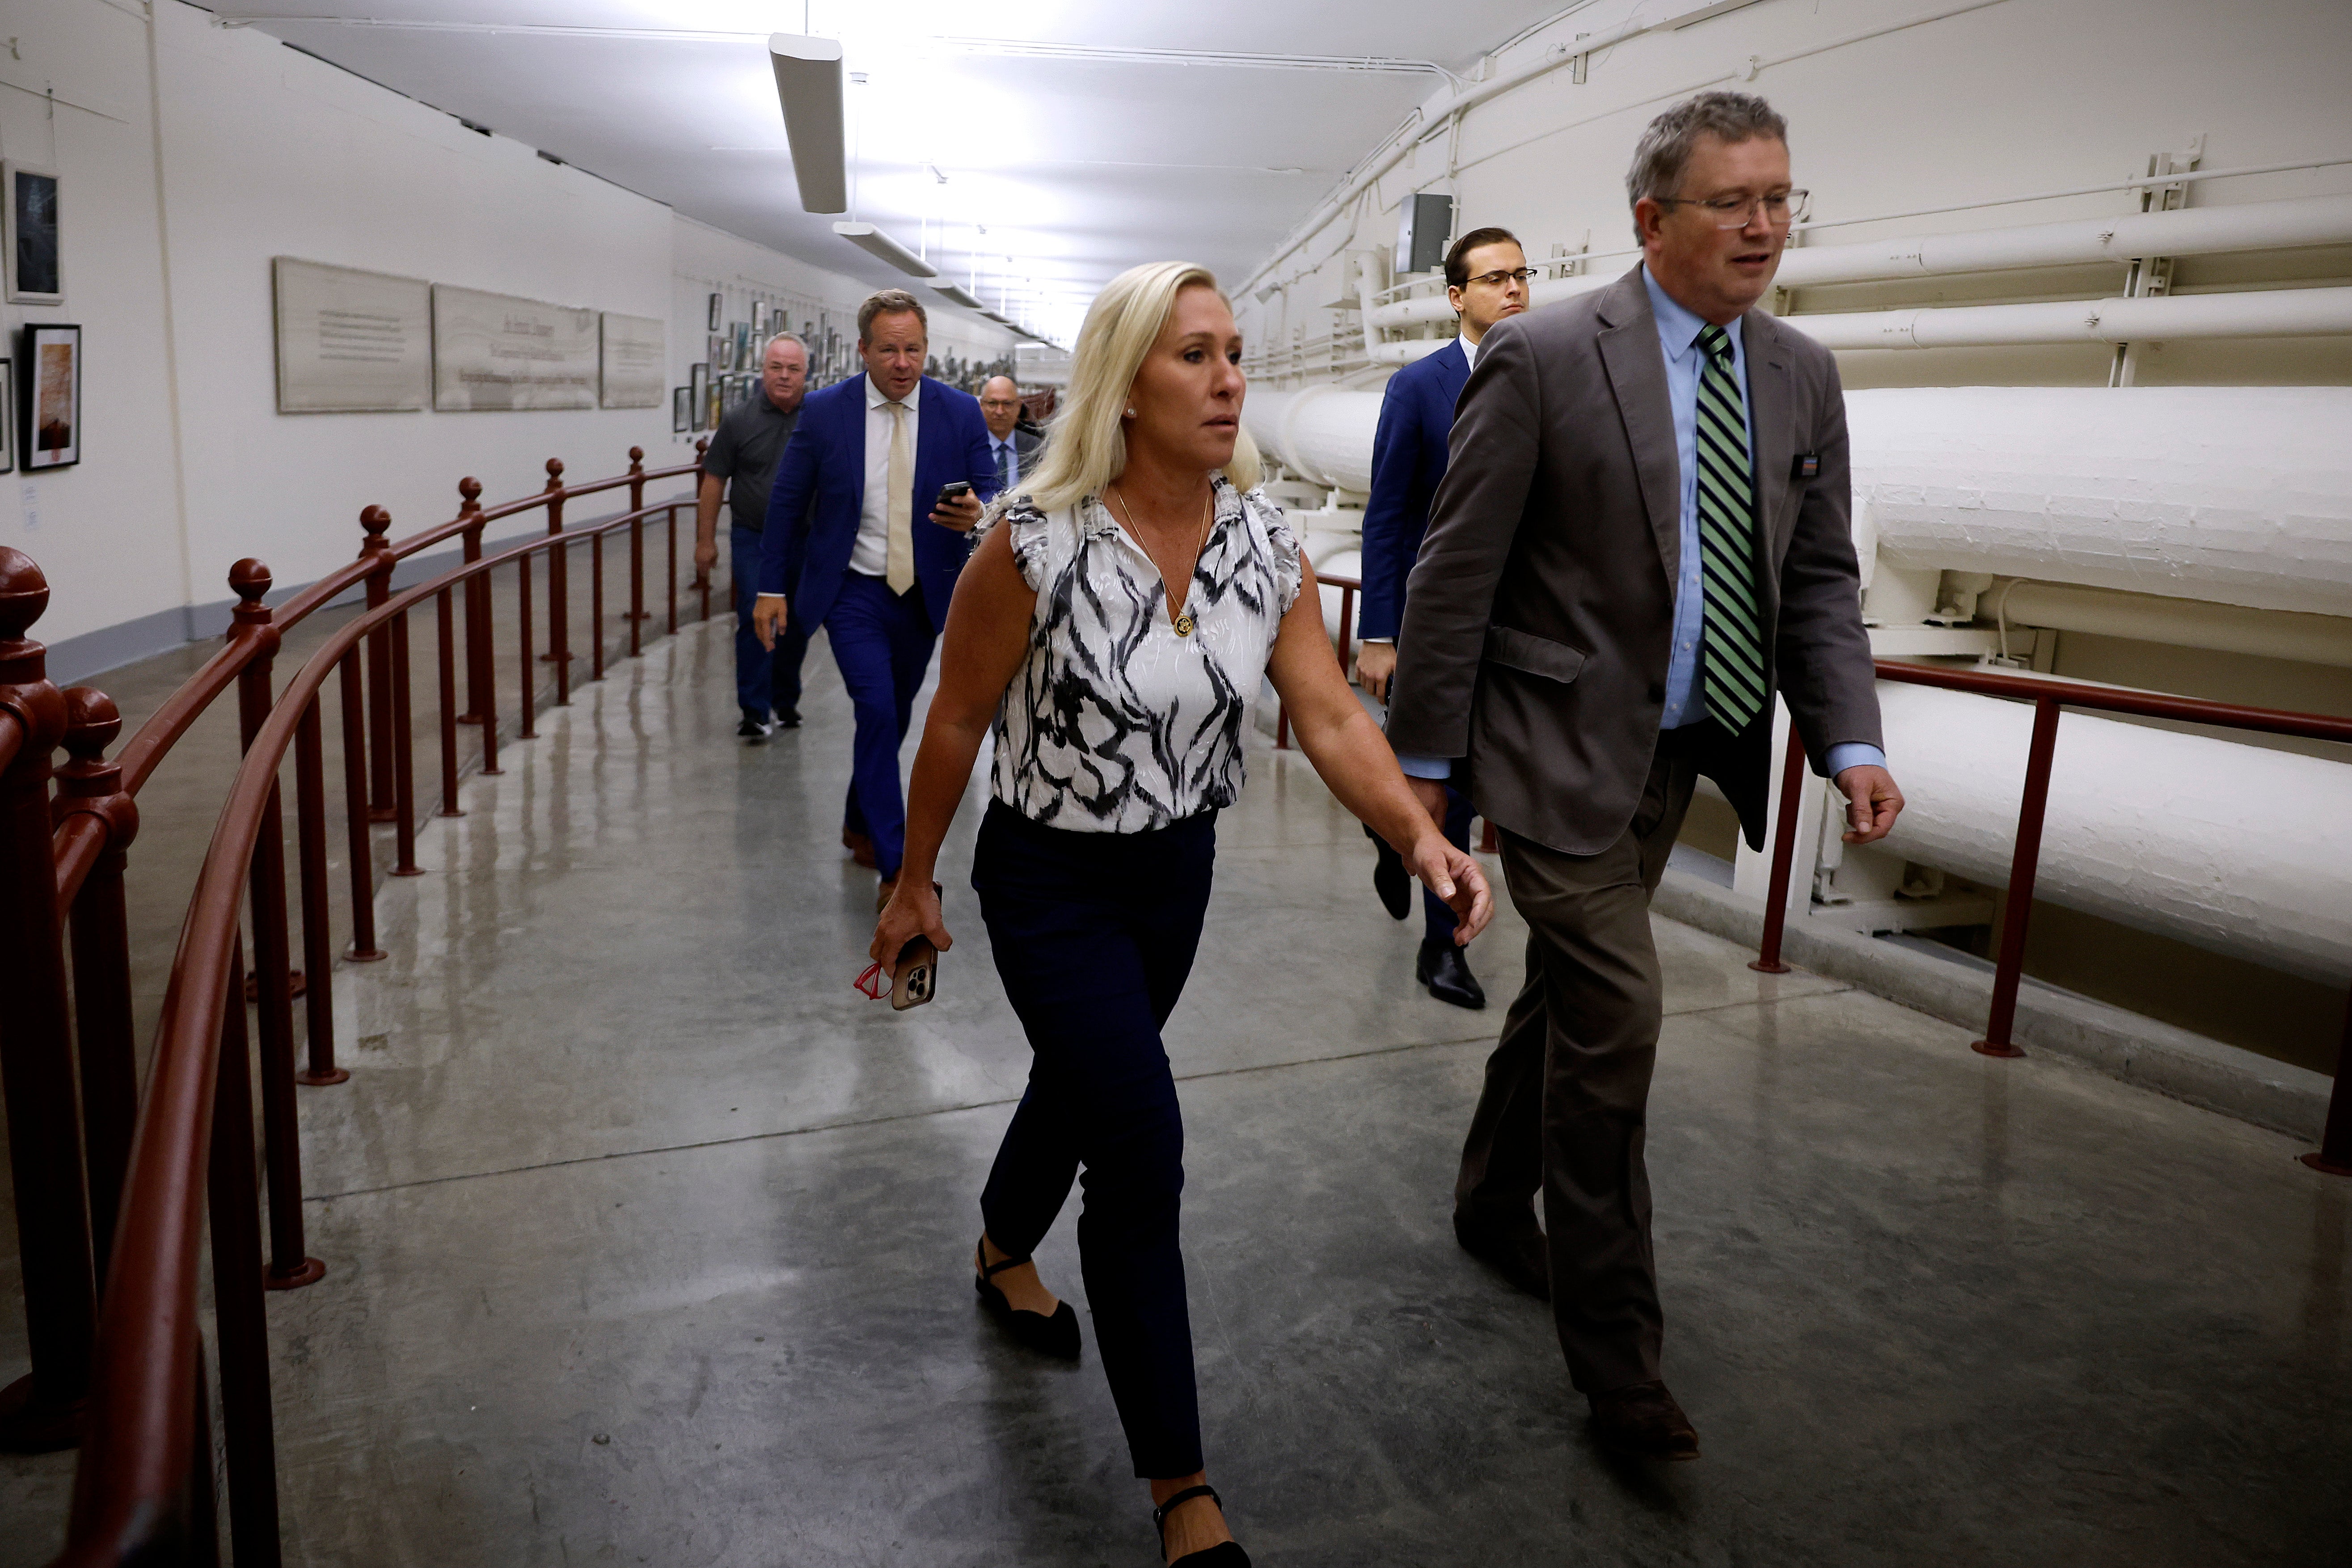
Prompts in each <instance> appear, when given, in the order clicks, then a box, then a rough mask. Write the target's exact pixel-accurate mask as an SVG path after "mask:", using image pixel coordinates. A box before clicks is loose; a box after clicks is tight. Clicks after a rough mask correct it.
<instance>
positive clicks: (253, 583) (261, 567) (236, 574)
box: [228, 555, 270, 605]
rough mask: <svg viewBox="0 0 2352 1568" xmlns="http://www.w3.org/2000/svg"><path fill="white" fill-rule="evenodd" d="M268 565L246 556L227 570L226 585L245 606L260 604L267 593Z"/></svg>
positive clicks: (268, 580) (268, 581)
mask: <svg viewBox="0 0 2352 1568" xmlns="http://www.w3.org/2000/svg"><path fill="white" fill-rule="evenodd" d="M269 583H270V577H269V563H268V562H266V561H262V560H258V559H257V558H256V557H254V556H251V555H248V556H247V557H246V558H245V559H244V560H242V561H240V562H238V563H236V565H234V566H232V567H230V568H229V569H228V585H229V587H230V588H231V589H232V590H233V591H234V592H235V593H236V596H237V597H238V598H239V599H241V600H243V601H244V602H245V603H246V604H247V605H256V604H259V603H260V602H261V596H262V595H265V594H267V593H268V592H269Z"/></svg>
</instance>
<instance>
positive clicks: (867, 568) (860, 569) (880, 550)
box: [849, 374, 934, 577]
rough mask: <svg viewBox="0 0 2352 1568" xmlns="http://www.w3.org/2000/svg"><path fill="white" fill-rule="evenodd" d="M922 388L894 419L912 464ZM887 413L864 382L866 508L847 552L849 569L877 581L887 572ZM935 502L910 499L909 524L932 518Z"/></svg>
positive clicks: (874, 388) (870, 383)
mask: <svg viewBox="0 0 2352 1568" xmlns="http://www.w3.org/2000/svg"><path fill="white" fill-rule="evenodd" d="M922 401H923V384H922V383H921V382H917V383H916V384H915V389H914V390H913V391H912V392H909V393H908V394H907V403H906V408H907V412H906V413H904V414H902V415H898V416H896V417H898V418H901V419H904V420H905V421H906V422H907V455H908V461H909V462H911V461H912V460H913V458H914V454H915V453H916V452H917V451H918V450H919V447H918V446H917V443H918V442H919V441H920V440H921V439H922V436H921V426H920V421H921V417H922V415H921V406H922ZM893 417H894V416H892V414H891V413H890V407H889V400H888V399H887V398H886V397H884V396H883V395H882V388H881V387H880V386H879V385H878V384H876V382H875V380H874V377H873V376H872V375H870V374H869V375H868V376H866V504H865V506H864V507H863V508H862V509H861V510H859V512H858V514H857V545H856V549H854V550H852V551H851V552H849V569H850V570H851V571H852V572H855V573H856V574H859V575H860V576H865V577H880V576H883V575H886V574H887V573H888V572H889V570H890V421H891V419H892V418H893ZM933 499H934V498H932V497H929V496H915V497H913V498H912V507H913V511H912V516H911V517H910V518H909V519H908V521H909V523H910V524H911V523H912V522H913V521H917V520H919V519H922V518H926V517H929V516H930V515H931V508H930V502H931V500H933Z"/></svg>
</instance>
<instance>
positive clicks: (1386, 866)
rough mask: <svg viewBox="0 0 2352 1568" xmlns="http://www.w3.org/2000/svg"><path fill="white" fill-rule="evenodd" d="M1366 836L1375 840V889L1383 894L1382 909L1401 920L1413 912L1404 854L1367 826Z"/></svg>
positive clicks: (1410, 874)
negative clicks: (1399, 852)
mask: <svg viewBox="0 0 2352 1568" xmlns="http://www.w3.org/2000/svg"><path fill="white" fill-rule="evenodd" d="M1364 837H1367V838H1369V839H1370V840H1371V841H1372V891H1374V892H1375V893H1378V894H1379V895H1380V896H1381V908H1382V909H1384V910H1388V912H1389V916H1390V918H1391V919H1392V920H1400V921H1401V920H1402V919H1404V918H1405V916H1407V915H1409V914H1411V913H1412V872H1410V871H1408V870H1406V869H1405V868H1404V857H1403V856H1402V855H1400V854H1398V853H1397V852H1396V851H1395V850H1393V849H1391V848H1390V847H1389V841H1388V840H1387V839H1385V838H1383V837H1381V836H1380V835H1379V834H1377V833H1375V832H1373V831H1372V830H1371V829H1370V828H1369V827H1367V828H1365V829H1364Z"/></svg>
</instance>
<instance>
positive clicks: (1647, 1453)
mask: <svg viewBox="0 0 2352 1568" xmlns="http://www.w3.org/2000/svg"><path fill="white" fill-rule="evenodd" d="M1592 1435H1593V1436H1595V1437H1598V1438H1599V1439H1600V1440H1601V1447H1604V1448H1606V1449H1608V1450H1609V1451H1610V1452H1611V1453H1612V1454H1622V1455H1624V1456H1626V1457H1627V1458H1633V1459H1666V1460H1674V1459H1696V1458H1698V1433H1697V1431H1696V1429H1695V1428H1693V1427H1692V1426H1691V1424H1690V1417H1689V1416H1687V1415H1684V1414H1683V1407H1682V1406H1681V1405H1677V1404H1675V1396H1674V1395H1673V1394H1668V1393H1667V1392H1666V1385H1665V1384H1663V1383H1637V1384H1634V1385H1633V1387H1631V1388H1620V1389H1614V1390H1612V1391H1611V1392H1610V1393H1607V1394H1594V1395H1593V1396H1592Z"/></svg>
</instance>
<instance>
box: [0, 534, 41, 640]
mask: <svg viewBox="0 0 2352 1568" xmlns="http://www.w3.org/2000/svg"><path fill="white" fill-rule="evenodd" d="M48 607H49V580H48V578H47V577H46V576H44V575H43V574H42V573H41V568H40V566H39V565H38V564H37V563H36V562H35V561H34V560H33V558H32V557H31V556H29V555H27V554H26V553H25V552H23V551H21V550H14V549H11V548H9V547H8V546H7V545H5V544H0V642H15V641H16V639H17V638H19V637H23V636H24V635H25V633H26V632H27V631H28V630H30V629H31V628H32V625H33V623H34V622H35V621H37V620H39V619H40V618H41V613H42V612H43V611H45V610H47V608H48Z"/></svg>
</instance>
